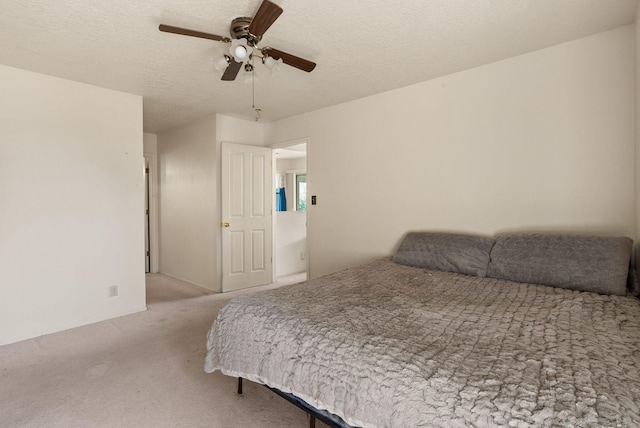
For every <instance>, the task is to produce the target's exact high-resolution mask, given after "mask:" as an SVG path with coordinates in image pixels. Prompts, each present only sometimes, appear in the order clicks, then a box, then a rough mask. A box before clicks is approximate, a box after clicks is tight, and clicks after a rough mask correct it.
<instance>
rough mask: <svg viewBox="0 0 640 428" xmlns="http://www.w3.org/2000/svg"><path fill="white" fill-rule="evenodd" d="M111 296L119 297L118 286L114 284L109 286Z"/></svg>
mask: <svg viewBox="0 0 640 428" xmlns="http://www.w3.org/2000/svg"><path fill="white" fill-rule="evenodd" d="M109 297H118V286H117V285H112V286H111V287H109Z"/></svg>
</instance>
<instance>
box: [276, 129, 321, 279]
mask: <svg viewBox="0 0 640 428" xmlns="http://www.w3.org/2000/svg"><path fill="white" fill-rule="evenodd" d="M303 143H304V144H306V145H307V156H306V164H307V166H306V170H307V196H309V195H310V194H311V193H310V189H311V187H310V186H309V182H310V181H311V180H310V178H309V177H310V175H311V174H310V171H309V165H310V162H309V153H310V151H311V144H310V143H311V141H310V138H309V137H304V138H296V139H294V140H287V141H282V142H279V143H274V144H272V145H270V146H269V147H271V149H272V150H271V159H272V163H273V165H274V166H273V174H274V175H275V165H276V149H285V148H287V147H291V146H297V145H298V144H303ZM273 188H274V190H273V191H272V192H271V195H272V197H273V203H272V207H274V209H273V216H272V222H273V224H272V226H271V234H272V239H271V243H272V246H273V248H272V250H271V254H272V255H273V272H272V282H276V279H277V278H276V270H277V269H276V268H277V264H278V259H277V251H276V243H277V242H276V234H277V221H276V213H275V206H276V193H275V181H274V185H273ZM309 200H310V199H309ZM310 206H311V204H307V211H306V218H307V221H306V227H305V236H306V238H307V245H306V247H305V253H306V260H305V261H306V269H307V279H310V278H311V263H310V260H311V254H310V252H309V218H310V210H309V207H310Z"/></svg>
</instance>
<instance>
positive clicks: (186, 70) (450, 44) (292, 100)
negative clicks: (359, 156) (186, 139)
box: [0, 0, 638, 132]
mask: <svg viewBox="0 0 640 428" xmlns="http://www.w3.org/2000/svg"><path fill="white" fill-rule="evenodd" d="M273 1H274V2H275V3H277V4H279V5H280V6H282V8H283V9H284V13H283V14H282V15H281V16H280V18H279V19H278V20H277V21H276V22H275V23H274V25H273V26H272V27H271V28H270V29H269V30H268V31H267V33H266V34H265V36H264V38H263V40H262V42H261V43H260V46H267V45H269V46H273V47H275V48H277V49H280V50H283V51H286V52H289V53H292V54H294V55H298V56H301V57H303V58H306V59H309V60H311V61H314V62H316V63H317V64H318V66H317V67H316V69H315V70H314V71H313V72H312V73H305V72H302V71H299V70H297V69H294V68H291V67H288V66H284V67H282V68H281V69H280V70H279V71H278V73H276V74H274V75H270V73H269V72H268V71H267V70H266V69H265V68H263V67H262V66H261V65H258V66H256V68H257V69H258V73H259V76H258V79H257V80H256V82H255V104H256V106H257V107H260V108H261V109H262V110H263V112H262V119H261V121H264V122H267V121H270V120H275V119H280V118H284V117H288V116H292V115H295V114H299V113H303V112H307V111H311V110H315V109H318V108H322V107H326V106H330V105H334V104H337V103H341V102H345V101H349V100H353V99H357V98H362V97H364V96H368V95H372V94H376V93H380V92H384V91H388V90H391V89H395V88H399V87H402V86H407V85H410V84H413V83H417V82H420V81H424V80H428V79H432V78H435V77H439V76H443V75H446V74H449V73H453V72H456V71H461V70H465V69H469V68H472V67H476V66H479V65H482V64H487V63H490V62H493V61H497V60H501V59H504V58H508V57H511V56H514V55H518V54H522V53H526V52H530V51H533V50H537V49H541V48H545V47H548V46H552V45H555V44H559V43H562V42H565V41H569V40H573V39H577V38H580V37H584V36H588V35H591V34H595V33H598V32H601V31H605V30H609V29H612V28H616V27H619V26H623V25H627V24H631V23H633V22H634V18H635V12H636V8H637V5H638V0H405V1H400V0H386V1H380V0H349V1H345V0H322V1H319V0H297V1H293V0H273ZM260 3H261V0H145V1H132V0H55V1H52V0H0V64H4V65H8V66H13V67H18V68H22V69H26V70H32V71H36V72H40V73H44V74H49V75H53V76H58V77H63V78H66V79H71V80H75V81H79V82H85V83H90V84H93V85H97V86H102V87H105V88H111V89H116V90H120V91H124V92H129V93H133V94H138V95H142V96H143V99H144V128H145V131H147V132H160V131H162V130H165V129H168V128H171V127H174V126H177V125H181V124H183V123H186V122H188V121H190V120H194V119H196V118H199V117H202V116H205V115H207V114H211V113H214V112H215V113H221V114H226V115H229V116H235V117H241V118H247V119H253V117H254V115H255V114H254V112H253V110H252V108H251V106H252V91H251V84H250V83H246V82H244V79H243V78H242V77H241V76H239V78H238V79H237V80H236V81H234V82H223V81H221V80H220V73H218V72H217V71H216V70H215V69H214V67H213V60H212V59H213V58H217V57H219V56H220V55H221V54H222V53H223V52H224V51H225V47H226V46H227V45H225V44H222V43H219V42H214V41H210V40H205V39H197V38H192V37H185V36H179V35H174V34H167V33H161V32H160V31H158V24H160V23H164V24H168V25H174V26H178V27H186V28H190V29H194V30H199V31H204V32H210V33H215V34H219V35H223V36H226V35H228V30H229V24H230V22H231V20H232V19H233V18H235V17H238V16H253V15H254V13H255V11H256V10H257V8H258V6H259V5H260Z"/></svg>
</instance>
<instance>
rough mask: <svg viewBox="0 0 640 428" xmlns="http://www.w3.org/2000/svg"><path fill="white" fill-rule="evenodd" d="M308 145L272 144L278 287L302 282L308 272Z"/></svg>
mask: <svg viewBox="0 0 640 428" xmlns="http://www.w3.org/2000/svg"><path fill="white" fill-rule="evenodd" d="M307 146H308V142H307V140H298V141H294V142H288V143H280V144H275V145H273V146H271V147H272V149H273V165H274V168H273V171H274V180H273V183H274V195H275V196H274V197H275V199H274V205H273V206H274V216H273V219H274V221H273V233H274V234H273V237H274V239H273V255H274V270H273V279H274V282H278V283H284V284H289V283H295V282H301V281H305V280H307V278H308V272H309V253H308V245H307V203H309V205H310V202H311V200H310V199H311V197H310V196H309V200H307V185H308V183H309V175H308V168H307V165H308V151H307Z"/></svg>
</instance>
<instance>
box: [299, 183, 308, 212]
mask: <svg viewBox="0 0 640 428" xmlns="http://www.w3.org/2000/svg"><path fill="white" fill-rule="evenodd" d="M306 210H307V175H306V174H301V175H297V174H296V211H306Z"/></svg>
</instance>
